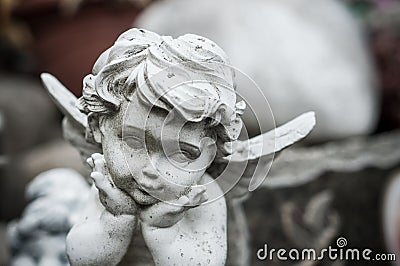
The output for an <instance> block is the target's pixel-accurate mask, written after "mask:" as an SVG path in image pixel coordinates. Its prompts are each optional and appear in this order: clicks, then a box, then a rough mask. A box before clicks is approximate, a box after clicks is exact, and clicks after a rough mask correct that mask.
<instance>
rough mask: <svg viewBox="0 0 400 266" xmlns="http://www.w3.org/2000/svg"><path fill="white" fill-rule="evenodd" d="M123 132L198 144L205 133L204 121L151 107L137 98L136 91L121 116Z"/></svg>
mask: <svg viewBox="0 0 400 266" xmlns="http://www.w3.org/2000/svg"><path fill="white" fill-rule="evenodd" d="M122 126H123V132H124V133H130V134H132V133H134V134H140V133H141V134H145V132H146V134H151V135H152V136H153V137H154V138H157V139H159V138H161V137H162V138H163V139H166V140H167V139H171V138H174V139H179V141H185V142H188V143H192V142H193V144H195V145H198V144H199V142H200V140H201V138H203V137H204V136H205V135H206V123H205V122H204V121H202V122H197V123H194V122H190V121H186V120H185V119H184V118H183V117H182V116H180V115H179V114H178V113H177V112H174V111H171V112H168V111H166V110H164V109H161V108H159V107H155V106H153V107H151V106H148V105H147V104H145V103H143V102H142V101H140V100H139V99H138V97H137V96H136V93H135V94H134V95H133V97H132V100H131V101H130V102H128V103H127V105H126V107H125V112H124V117H123V125H122Z"/></svg>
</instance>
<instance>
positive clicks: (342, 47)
mask: <svg viewBox="0 0 400 266" xmlns="http://www.w3.org/2000/svg"><path fill="white" fill-rule="evenodd" d="M134 25H135V26H137V27H143V28H146V29H149V30H152V31H155V32H158V33H160V34H165V35H171V36H174V37H175V36H180V35H182V34H185V33H187V32H191V33H195V34H199V35H203V36H207V37H209V38H211V39H212V40H214V41H215V42H217V43H218V44H219V45H220V46H221V47H222V48H223V49H224V51H225V52H226V53H227V55H228V56H229V58H230V59H231V62H232V64H233V65H234V66H236V67H238V68H240V69H241V70H242V71H244V72H245V73H246V74H248V75H249V76H250V77H251V78H252V79H254V80H255V82H256V83H257V84H258V85H259V86H260V89H261V90H262V91H263V93H264V94H265V95H266V97H267V99H268V101H269V103H270V105H271V108H272V111H273V113H274V115H275V119H276V122H277V124H282V123H284V122H286V121H287V120H289V119H291V118H292V117H294V116H297V115H299V114H301V113H303V112H306V111H310V110H313V111H315V113H316V116H317V118H318V121H319V123H318V124H317V126H316V128H315V129H314V130H313V132H312V133H311V135H310V138H308V139H312V140H317V141H326V140H332V139H340V138H345V137H349V136H353V135H364V134H368V133H370V132H371V131H373V130H374V128H375V125H376V123H377V119H378V102H379V97H377V90H376V80H375V77H374V71H373V69H372V64H371V62H370V61H371V60H370V56H369V54H368V50H367V47H366V44H365V42H364V40H363V38H364V36H362V31H361V29H360V27H359V25H358V23H357V21H356V19H355V18H353V17H352V15H351V14H350V12H349V11H348V10H346V8H345V6H344V5H343V3H340V1H338V0H321V1H310V0H255V1H246V0H204V1H196V0H165V1H156V2H154V3H152V4H151V5H150V6H149V7H148V8H146V9H145V10H144V12H142V13H141V14H140V16H139V17H138V18H137V20H136V21H135V22H134ZM238 93H239V94H240V95H242V96H244V97H245V98H247V99H249V101H250V103H251V107H252V108H254V109H255V113H261V112H262V110H263V109H265V108H267V106H266V104H265V101H264V100H263V99H262V97H260V93H259V92H258V91H257V90H252V89H251V88H249V87H248V86H243V84H241V80H240V79H239V80H238ZM243 120H244V122H245V124H246V125H247V126H248V127H249V128H250V129H253V131H256V129H257V128H258V125H257V121H255V120H254V118H253V116H252V115H250V114H249V113H247V112H245V113H244V115H243ZM268 125H269V127H268V126H266V127H265V128H262V130H269V129H270V128H272V127H273V123H272V121H269V124H268ZM339 125H340V126H339ZM262 132H265V131H262Z"/></svg>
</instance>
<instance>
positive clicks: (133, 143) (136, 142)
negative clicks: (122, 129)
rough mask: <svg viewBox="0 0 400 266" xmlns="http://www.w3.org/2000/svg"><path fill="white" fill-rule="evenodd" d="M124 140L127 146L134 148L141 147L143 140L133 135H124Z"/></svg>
mask: <svg viewBox="0 0 400 266" xmlns="http://www.w3.org/2000/svg"><path fill="white" fill-rule="evenodd" d="M124 141H125V143H126V144H128V146H129V147H131V148H132V149H135V150H138V149H142V148H143V146H144V141H143V140H142V139H140V138H138V137H135V136H124Z"/></svg>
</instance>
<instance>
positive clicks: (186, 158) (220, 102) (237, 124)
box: [32, 29, 315, 265]
mask: <svg viewBox="0 0 400 266" xmlns="http://www.w3.org/2000/svg"><path fill="white" fill-rule="evenodd" d="M233 74H234V72H233V70H232V68H230V67H229V61H228V59H227V56H226V55H225V53H224V52H223V51H222V49H220V48H219V47H218V46H217V45H216V44H215V43H213V42H212V41H210V40H208V39H206V38H203V37H200V36H197V35H191V34H188V35H184V36H181V37H179V38H177V39H173V38H171V37H168V36H159V35H157V34H155V33H152V32H149V31H145V30H141V29H131V30H129V31H127V32H125V33H123V34H122V35H121V36H120V37H119V38H118V40H117V41H116V42H115V44H114V45H113V46H112V47H110V48H109V49H108V50H107V51H105V52H104V53H103V54H102V55H101V56H100V57H99V59H98V60H97V62H96V63H95V65H94V67H93V73H92V74H90V75H87V76H86V77H85V78H84V82H83V85H84V86H83V96H82V97H81V98H80V99H79V100H78V101H76V98H75V97H74V96H73V95H72V94H71V93H70V92H69V91H68V90H67V89H66V88H65V87H63V85H62V84H61V83H60V82H58V80H57V79H55V78H54V77H53V76H51V75H50V74H42V80H43V82H44V84H45V86H46V88H47V89H48V91H49V92H50V94H51V96H52V97H53V99H54V100H55V102H56V103H57V104H58V106H59V107H60V109H61V110H62V111H63V112H64V114H65V115H66V120H65V121H64V130H65V137H66V138H67V139H69V140H70V141H71V142H72V144H73V145H75V146H76V148H78V149H79V150H80V152H81V154H82V157H83V158H84V160H86V162H87V163H88V164H89V165H90V167H91V169H92V172H91V175H90V176H91V179H92V180H93V185H92V187H91V189H90V192H88V193H86V194H87V195H85V193H82V195H81V196H79V197H77V200H78V198H85V197H87V198H85V204H84V207H83V208H81V209H80V210H78V211H76V212H74V213H75V214H76V215H75V214H74V218H73V219H72V218H71V220H72V221H73V225H72V228H71V229H70V230H69V232H68V236H67V238H66V248H67V254H68V258H69V262H70V263H71V265H116V264H118V263H121V265H153V264H156V265H193V264H195V265H224V264H232V263H234V264H239V265H243V264H246V263H248V254H247V253H246V252H247V250H246V249H243V247H242V245H243V243H245V241H246V230H247V229H246V228H245V220H244V217H242V213H241V211H242V210H241V201H242V200H243V199H244V198H245V196H246V195H247V194H248V192H249V190H254V189H255V188H256V187H257V186H258V185H260V184H261V183H262V181H263V179H264V178H265V176H266V172H267V170H268V168H269V166H270V163H271V162H272V159H273V155H274V153H275V152H277V151H280V150H282V149H283V148H285V147H286V146H288V145H291V144H293V143H294V142H296V141H298V140H299V139H301V138H303V137H305V136H306V135H307V134H308V133H309V132H310V130H311V129H312V128H313V126H314V124H315V119H314V114H313V113H307V114H304V115H302V116H300V117H299V118H296V119H294V120H293V121H291V122H289V123H287V124H286V125H284V126H282V127H280V128H278V129H276V130H274V131H271V132H268V133H265V134H263V135H260V136H258V137H255V138H253V139H250V140H245V141H239V140H237V138H238V136H239V133H240V131H241V127H242V123H241V119H240V115H241V114H242V113H243V110H244V108H245V105H244V103H243V102H236V92H235V89H234V80H233ZM75 104H76V105H75ZM54 178H57V177H56V176H54ZM67 192H68V191H67V190H66V191H65V192H64V193H67ZM60 193H61V192H60ZM34 203H35V202H33V203H32V204H34ZM50 207H51V206H49V205H47V206H43V208H44V209H46V208H50Z"/></svg>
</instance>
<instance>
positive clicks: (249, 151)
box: [209, 112, 315, 199]
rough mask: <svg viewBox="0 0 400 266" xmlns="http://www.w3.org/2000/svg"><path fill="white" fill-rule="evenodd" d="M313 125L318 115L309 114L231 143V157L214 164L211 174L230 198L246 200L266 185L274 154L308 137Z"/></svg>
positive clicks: (210, 170)
mask: <svg viewBox="0 0 400 266" xmlns="http://www.w3.org/2000/svg"><path fill="white" fill-rule="evenodd" d="M314 126H315V113H314V112H307V113H304V114H302V115H300V116H298V117H296V118H295V119H293V120H291V121H289V122H288V123H286V124H284V125H282V126H280V127H278V128H275V129H274V130H271V131H269V132H267V133H264V134H261V135H259V136H257V137H254V138H251V139H248V140H245V141H239V140H238V141H236V142H234V143H232V154H231V155H229V156H227V157H224V158H222V160H220V161H219V162H218V163H217V165H213V166H212V168H210V169H209V173H210V174H211V175H212V176H213V177H214V178H216V180H217V182H218V183H219V184H220V186H221V188H222V190H223V191H225V192H227V197H228V199H229V198H236V199H237V198H244V197H245V196H246V195H247V194H248V192H251V191H254V190H255V189H256V188H258V187H259V186H260V185H261V184H262V183H263V181H264V180H265V178H266V177H267V174H268V172H269V169H270V167H271V165H272V161H273V159H274V156H275V153H276V152H279V151H282V150H283V149H285V148H287V147H288V146H290V145H292V144H294V143H295V142H297V141H299V140H301V139H303V138H305V137H306V136H307V135H308V134H309V133H310V132H311V130H312V129H313V128H314ZM238 175H239V176H238ZM237 176H238V177H237ZM228 192H229V193H228Z"/></svg>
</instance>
